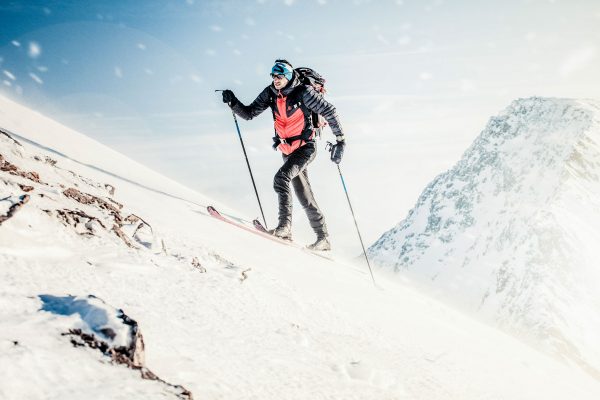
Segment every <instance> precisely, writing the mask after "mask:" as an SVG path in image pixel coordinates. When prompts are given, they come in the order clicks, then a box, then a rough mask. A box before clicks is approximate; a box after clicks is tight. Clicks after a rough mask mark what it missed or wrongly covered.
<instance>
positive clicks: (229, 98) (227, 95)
mask: <svg viewBox="0 0 600 400" xmlns="http://www.w3.org/2000/svg"><path fill="white" fill-rule="evenodd" d="M222 94H223V103H227V104H229V105H231V106H232V105H234V104H235V103H237V99H236V97H235V94H233V92H232V91H231V90H229V89H225V90H223V93H222Z"/></svg>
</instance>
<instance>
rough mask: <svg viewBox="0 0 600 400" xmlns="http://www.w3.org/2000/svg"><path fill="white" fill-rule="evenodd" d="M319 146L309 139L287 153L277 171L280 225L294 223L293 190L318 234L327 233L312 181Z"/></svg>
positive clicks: (274, 181) (275, 184)
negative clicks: (311, 169) (310, 175)
mask: <svg viewBox="0 0 600 400" xmlns="http://www.w3.org/2000/svg"><path fill="white" fill-rule="evenodd" d="M316 155H317V148H316V144H315V142H308V143H306V144H305V145H304V146H301V147H299V148H298V149H296V150H295V151H294V152H293V153H292V154H289V155H287V156H286V155H285V154H284V155H283V165H282V166H281V168H279V171H277V173H276V174H275V179H274V180H273V188H274V189H275V192H276V193H277V195H278V197H279V226H282V225H287V224H291V223H292V191H291V188H290V183H291V184H292V186H293V187H294V192H295V193H296V197H297V198H298V200H299V201H300V204H301V205H302V207H303V208H304V211H306V215H307V216H308V220H309V221H310V226H311V227H312V228H313V230H314V231H315V233H316V234H317V236H327V226H326V225H325V217H324V216H323V213H322V212H321V210H320V209H319V206H318V205H317V202H316V201H315V196H314V194H313V192H312V189H311V187H310V182H309V181H308V171H307V168H306V167H307V166H308V164H310V163H311V162H312V160H314V159H315V156H316Z"/></svg>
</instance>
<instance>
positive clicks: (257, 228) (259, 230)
mask: <svg viewBox="0 0 600 400" xmlns="http://www.w3.org/2000/svg"><path fill="white" fill-rule="evenodd" d="M206 210H207V211H208V213H209V214H210V215H211V216H212V217H214V218H216V219H218V220H221V221H223V222H226V223H228V224H230V225H233V226H237V227H238V228H241V229H243V230H245V231H248V232H252V233H254V234H256V235H259V236H262V237H264V238H266V239H269V240H272V241H274V242H277V243H281V244H284V245H286V246H291V247H295V248H297V249H300V250H302V251H304V252H306V253H308V254H312V255H315V256H317V257H321V258H324V259H326V260H330V261H333V259H332V258H331V257H329V256H327V255H325V254H322V253H320V252H316V251H312V250H310V249H308V248H306V247H305V246H302V245H300V244H298V243H295V242H293V241H291V240H284V239H280V238H278V237H277V236H273V235H271V234H270V233H269V232H268V231H267V229H266V228H265V227H264V225H263V224H261V222H260V221H259V220H258V219H255V220H253V221H252V227H250V226H248V225H247V224H244V223H243V222H238V221H234V220H233V219H231V218H228V217H226V216H223V215H222V214H221V213H220V212H219V211H218V210H217V209H216V208H214V207H213V206H208V207H206ZM239 221H243V220H241V219H240V220H239Z"/></svg>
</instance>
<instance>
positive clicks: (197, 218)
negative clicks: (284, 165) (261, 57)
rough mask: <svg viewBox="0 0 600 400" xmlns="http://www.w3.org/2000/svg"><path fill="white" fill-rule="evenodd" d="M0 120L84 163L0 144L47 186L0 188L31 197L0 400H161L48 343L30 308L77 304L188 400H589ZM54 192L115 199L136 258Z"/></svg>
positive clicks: (17, 227) (590, 393)
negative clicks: (128, 323)
mask: <svg viewBox="0 0 600 400" xmlns="http://www.w3.org/2000/svg"><path fill="white" fill-rule="evenodd" d="M0 104H2V107H0V126H2V127H5V128H7V129H10V130H11V131H13V132H18V133H19V135H21V136H23V137H26V138H28V139H29V140H31V141H34V142H37V143H39V144H40V145H43V146H48V147H51V148H52V149H53V150H55V151H56V152H60V153H62V154H65V155H67V156H68V157H69V158H71V159H73V160H78V161H80V163H77V162H73V161H71V160H69V158H65V157H62V156H60V155H57V153H56V152H55V153H50V152H48V151H47V150H43V149H41V148H39V147H37V146H34V145H32V144H30V143H23V147H20V146H19V145H17V144H15V143H14V142H12V141H10V140H9V139H8V138H7V137H6V136H4V135H1V134H0V146H1V147H0V154H2V155H3V156H4V157H5V158H6V159H7V160H8V161H10V162H11V163H13V164H15V165H17V166H18V167H19V169H20V170H22V171H36V172H38V173H39V175H40V181H41V182H43V183H36V182H31V181H30V180H28V179H26V178H23V177H19V176H14V175H9V174H8V173H5V172H2V173H1V174H0V177H1V178H2V180H1V181H0V198H5V197H9V198H10V199H14V198H15V196H17V195H20V194H21V193H22V191H21V189H20V187H19V186H18V184H28V185H31V186H33V187H34V189H33V190H32V191H30V192H29V195H30V196H31V199H30V200H29V202H28V203H27V204H25V205H24V206H23V207H22V208H21V209H20V210H19V211H18V212H16V213H15V215H14V216H13V217H12V218H10V219H8V220H7V221H5V222H4V223H2V224H1V225H0V265H1V267H0V281H1V282H2V285H1V286H0V379H1V380H2V384H1V385H0V398H1V399H15V400H16V399H19V400H22V399H61V400H62V399H81V398H110V399H154V398H169V397H171V398H174V396H173V395H172V394H170V393H167V392H165V389H164V387H163V386H161V385H160V384H158V383H157V382H155V381H148V380H142V379H141V378H140V375H139V373H137V372H135V371H133V370H131V369H128V368H126V367H125V366H122V365H114V364H112V363H110V361H109V360H108V359H107V358H106V357H104V356H102V355H101V354H100V353H99V352H97V351H94V350H92V349H89V348H87V347H73V346H72V345H71V344H70V343H69V339H68V338H66V337H64V336H61V333H64V332H65V331H67V330H68V329H70V328H72V327H73V324H75V323H77V316H61V315H56V314H52V313H49V312H45V311H40V309H41V307H42V303H41V301H40V299H39V297H38V296H39V295H40V294H49V295H54V296H66V295H73V296H87V295H90V294H91V295H94V296H97V297H98V298H100V299H102V300H103V301H105V302H106V303H107V304H110V305H112V306H113V307H116V308H120V309H123V310H124V312H125V313H127V315H129V316H131V317H132V318H134V319H135V320H136V321H137V323H138V324H139V327H140V329H141V332H142V334H143V336H144V341H145V345H146V364H147V366H148V367H149V368H150V369H151V370H152V371H153V372H154V373H156V374H157V375H158V376H160V377H161V378H162V379H164V380H166V381H168V382H171V383H174V384H179V385H183V386H184V387H185V388H187V389H189V390H190V391H191V392H192V393H193V394H194V398H195V399H232V398H235V399H257V398H261V399H361V400H362V399H423V400H435V399H440V400H441V399H444V400H447V399H457V400H458V399H460V400H464V399H498V400H499V399H540V398H544V399H565V398H576V399H596V398H600V397H599V396H600V385H599V384H598V382H597V381H595V380H593V379H592V378H590V377H589V376H587V375H585V374H584V373H582V372H581V371H580V370H578V369H576V368H572V367H569V366H567V365H564V364H562V363H560V362H558V361H556V360H554V359H552V358H549V357H547V356H545V355H542V354H540V353H538V352H536V351H534V350H532V349H531V348H529V347H527V346H525V345H523V344H522V343H520V342H518V341H516V340H515V339H513V338H511V337H509V336H506V335H504V334H502V333H500V332H498V331H496V330H494V329H491V328H489V327H487V326H485V325H482V324H480V323H478V322H475V321H473V320H471V319H469V318H467V317H465V316H463V315H462V314H460V313H458V312H456V311H454V310H452V309H450V308H448V307H447V306H445V305H443V304H441V303H439V302H437V301H435V300H432V299H430V298H428V297H426V296H423V295H421V294H419V293H417V292H416V291H415V290H413V288H412V287H411V286H410V285H409V284H407V283H405V282H401V281H398V280H391V279H388V276H387V275H386V274H385V273H384V272H380V273H377V274H376V279H377V280H378V283H379V285H380V287H381V289H375V288H374V287H373V285H372V283H371V281H370V276H369V275H368V274H367V273H366V272H367V271H366V266H364V265H363V264H359V265H350V264H345V263H343V262H331V261H329V260H321V259H318V258H317V257H314V256H311V255H310V254H305V253H303V252H302V251H299V250H298V249H294V248H290V247H289V246H283V245H279V244H277V243H272V242H271V241H268V240H264V239H263V238H261V237H258V236H257V235H253V234H251V233H248V232H244V231H242V230H240V229H237V228H236V227H233V226H230V225H228V224H225V223H223V222H221V221H218V220H216V219H214V218H212V217H210V216H207V215H206V213H205V212H204V210H203V209H202V207H200V206H199V205H198V204H206V203H207V202H210V199H208V198H207V197H205V196H201V195H198V194H195V193H193V192H191V191H189V190H187V189H185V188H183V187H181V186H179V185H177V184H175V183H174V182H172V181H169V180H167V179H166V178H164V177H161V176H159V175H157V174H155V173H153V172H151V171H149V170H146V169H144V168H143V167H141V166H139V165H135V164H133V163H130V162H129V163H128V164H124V163H126V162H127V161H126V160H123V158H122V156H119V155H118V154H117V153H115V152H112V151H111V150H109V149H106V148H104V147H103V146H101V145H98V144H96V143H94V142H92V141H90V140H89V139H87V138H84V137H81V136H79V135H78V134H76V133H75V132H72V131H70V130H68V129H66V128H60V127H59V126H57V125H55V123H53V122H52V121H49V120H47V119H45V118H44V117H42V116H39V115H37V114H35V113H32V112H31V111H28V110H26V109H24V108H21V107H19V106H17V105H15V104H13V103H11V102H9V101H8V100H5V99H2V98H0ZM45 129H49V130H51V131H52V137H51V138H50V137H44V130H45ZM77 144H79V145H81V146H83V147H77ZM35 155H38V158H39V160H35V159H34V156H35ZM46 156H48V157H51V158H53V159H54V160H55V161H56V165H52V163H49V162H48V161H47V160H46V158H45V157H46ZM44 160H46V161H44ZM102 170H105V171H108V172H112V173H111V174H106V173H104V172H102ZM68 171H73V172H75V174H71V173H69V172H68ZM116 172H118V173H119V174H123V175H126V176H124V178H126V179H127V180H121V179H118V178H116V176H117V175H119V174H117V173H116ZM131 181H135V182H138V183H140V184H141V185H138V184H133V183H132V182H131ZM107 183H108V184H110V185H112V186H113V187H114V188H115V189H116V191H115V194H114V195H110V194H109V193H108V191H107V190H106V188H105V186H104V184H107ZM61 184H62V185H64V186H65V188H69V187H72V188H73V187H74V188H77V189H78V190H79V191H81V192H82V193H88V194H90V195H94V196H97V197H98V198H101V199H105V200H106V199H111V198H112V199H113V200H115V201H116V202H118V203H120V204H122V205H123V208H122V209H121V211H120V212H121V214H122V215H123V216H125V215H128V214H135V215H137V216H139V217H141V218H142V219H144V220H145V221H146V222H147V223H148V224H149V225H150V226H151V227H152V232H149V231H146V233H145V236H144V240H143V241H142V240H136V237H135V236H134V235H133V233H132V232H133V230H132V229H129V228H131V226H125V227H124V229H123V230H124V231H126V232H125V237H126V239H127V240H130V241H131V243H133V244H134V245H135V246H136V247H137V248H136V249H133V248H130V247H129V246H128V245H127V244H126V242H125V239H122V238H120V237H118V236H117V235H116V234H114V233H113V232H111V231H110V225H109V223H110V222H111V221H113V220H112V217H111V214H110V212H108V211H106V210H103V209H101V208H99V207H98V206H97V205H95V204H91V205H90V204H79V203H77V202H76V201H75V200H74V199H72V198H68V197H66V196H65V195H64V194H63V190H64V188H62V187H60V185H61ZM144 186H146V187H144ZM147 187H153V188H157V189H159V190H157V191H154V190H148V189H147ZM162 191H164V192H167V193H169V194H170V195H169V196H166V195H165V194H162V193H160V192H162ZM40 194H43V195H44V196H43V197H42V196H40ZM183 199H188V200H190V201H185V200H183ZM194 203H197V204H194ZM217 206H218V205H217ZM61 209H73V210H75V209H77V210H80V211H84V212H86V213H87V214H89V215H92V214H93V215H92V216H94V217H96V218H97V219H98V220H99V221H102V223H103V224H105V225H106V226H107V228H106V229H105V228H102V226H101V225H100V224H99V223H98V222H93V221H92V222H88V223H86V224H81V223H80V224H73V225H71V224H65V223H62V222H61V220H60V219H59V218H58V217H57V214H56V210H61ZM44 210H50V211H51V212H50V213H48V212H46V211H44ZM125 228H128V229H129V230H127V229H125ZM88 230H91V231H92V232H93V234H86V232H88ZM142 242H144V243H145V244H144V243H142ZM194 259H196V260H197V261H198V262H199V264H200V266H201V267H202V268H200V267H198V266H194V265H193V264H194V262H193V261H194ZM203 270H205V272H203ZM242 272H244V273H245V274H246V278H245V279H242Z"/></svg>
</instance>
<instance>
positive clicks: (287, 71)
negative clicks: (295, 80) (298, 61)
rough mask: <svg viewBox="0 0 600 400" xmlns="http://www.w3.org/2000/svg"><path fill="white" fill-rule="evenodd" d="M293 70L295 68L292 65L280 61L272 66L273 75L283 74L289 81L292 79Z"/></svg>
mask: <svg viewBox="0 0 600 400" xmlns="http://www.w3.org/2000/svg"><path fill="white" fill-rule="evenodd" d="M293 70H294V69H293V68H292V67H291V66H290V65H288V64H285V63H280V62H278V63H275V65H273V68H271V77H272V78H275V76H274V75H279V76H282V75H283V76H284V77H285V78H286V79H287V80H288V81H291V80H292V73H293V72H292V71H293Z"/></svg>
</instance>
